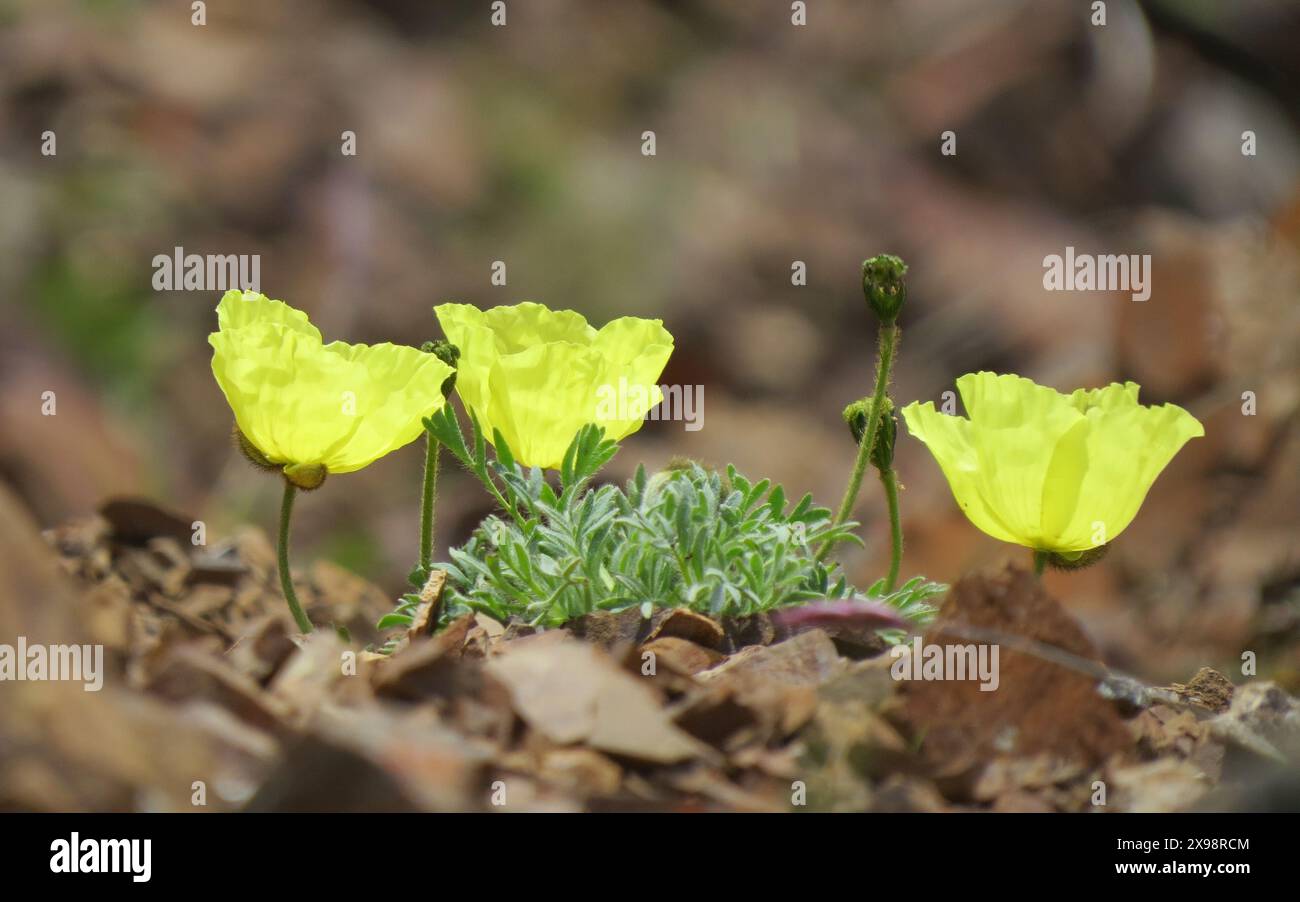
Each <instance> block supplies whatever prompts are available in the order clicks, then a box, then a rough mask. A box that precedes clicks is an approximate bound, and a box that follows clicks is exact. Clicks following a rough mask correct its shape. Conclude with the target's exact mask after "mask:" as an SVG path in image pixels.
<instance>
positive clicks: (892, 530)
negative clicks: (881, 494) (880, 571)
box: [880, 467, 903, 593]
mask: <svg viewBox="0 0 1300 902" xmlns="http://www.w3.org/2000/svg"><path fill="white" fill-rule="evenodd" d="M880 481H881V483H883V484H884V486H885V500H886V501H888V503H889V575H888V576H887V577H885V592H887V593H888V592H892V591H894V586H895V585H896V584H897V583H898V571H899V569H901V567H902V565H903V521H902V520H901V519H900V518H899V516H898V474H897V473H895V472H894V468H893V467H890V468H889V469H888V470H881V471H880Z"/></svg>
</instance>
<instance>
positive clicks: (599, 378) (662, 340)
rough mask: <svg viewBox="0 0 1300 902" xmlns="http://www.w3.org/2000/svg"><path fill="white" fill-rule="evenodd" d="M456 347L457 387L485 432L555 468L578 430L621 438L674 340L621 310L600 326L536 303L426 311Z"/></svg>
mask: <svg viewBox="0 0 1300 902" xmlns="http://www.w3.org/2000/svg"><path fill="white" fill-rule="evenodd" d="M434 310H435V312H436V313H437V315H438V322H439V323H441V324H442V329H443V331H444V332H446V333H447V338H448V340H449V341H451V343H452V344H454V345H456V346H457V347H458V348H460V355H461V356H460V365H459V368H458V369H457V372H456V391H457V392H459V393H460V397H461V400H462V401H464V402H465V407H466V408H467V409H468V410H469V411H470V413H472V414H473V415H474V417H475V418H476V419H477V420H478V422H479V425H480V426H481V427H482V428H483V430H484V432H485V433H486V435H487V436H488V437H489V438H491V437H492V434H493V430H494V429H496V430H499V431H500V433H501V436H502V437H503V438H504V439H505V440H506V443H507V444H508V445H509V446H510V449H511V450H512V451H513V452H514V453H515V456H516V457H517V458H518V459H519V461H520V462H521V463H524V464H527V465H529V466H536V467H549V468H558V467H559V466H560V463H561V462H562V460H563V459H564V452H565V451H566V450H567V449H568V447H569V443H570V442H572V441H573V436H574V435H575V434H576V433H577V431H578V430H579V429H581V428H582V427H583V426H585V425H587V424H588V423H595V424H597V425H599V426H602V427H604V429H605V435H606V437H607V438H611V439H614V440H618V439H622V438H624V437H626V436H628V435H631V434H632V433H633V432H636V431H637V430H638V429H640V428H641V423H642V420H643V418H644V417H645V415H646V413H647V412H648V411H649V410H650V409H651V408H653V407H654V406H655V405H656V404H658V403H659V402H660V401H662V400H663V393H662V391H660V389H659V386H658V385H657V384H656V382H657V380H658V379H659V374H660V373H662V372H663V369H664V365H665V364H667V362H668V357H669V355H671V354H672V352H673V337H672V335H670V334H669V333H668V330H666V329H665V328H664V327H663V322H662V321H661V320H657V319H653V320H651V319H639V318H637V317H633V316H625V317H622V318H621V319H616V320H613V321H611V322H609V323H607V324H606V325H605V326H604V327H603V328H601V329H600V330H599V331H598V330H596V329H594V328H592V327H591V326H589V325H588V324H587V321H586V320H585V319H584V318H583V317H582V315H581V314H579V313H575V312H573V311H572V310H550V309H548V308H546V307H545V306H543V305H541V304H534V303H522V304H516V305H514V306H511V307H493V308H492V309H491V310H479V309H478V308H477V307H474V306H472V305H470V304H441V305H439V306H438V307H435V308H434Z"/></svg>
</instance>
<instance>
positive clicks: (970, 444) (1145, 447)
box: [903, 373, 1205, 554]
mask: <svg viewBox="0 0 1300 902" xmlns="http://www.w3.org/2000/svg"><path fill="white" fill-rule="evenodd" d="M957 387H958V389H959V391H960V392H961V395H962V401H963V403H964V404H965V406H966V410H967V413H968V416H969V419H965V418H961V417H955V416H944V415H942V414H939V413H938V412H936V411H935V409H934V405H933V404H932V403H927V404H925V405H918V404H911V405H908V407H906V408H904V410H903V417H904V419H905V420H906V421H907V425H908V429H909V430H910V431H911V432H912V434H913V435H915V436H916V437H917V438H919V439H921V440H922V441H923V442H925V444H926V446H927V447H928V448H929V449H930V451H931V453H933V454H934V456H935V459H936V460H937V461H938V462H939V465H940V467H941V468H942V469H943V471H944V475H945V476H946V477H947V479H948V483H949V485H950V486H951V488H952V491H953V495H954V497H955V498H956V499H957V502H958V504H959V505H960V506H961V508H962V510H963V511H965V512H966V514H967V516H968V517H969V518H970V519H971V522H972V523H974V524H975V525H976V526H977V527H979V528H980V529H981V530H983V531H984V532H986V533H988V534H989V535H992V536H994V537H995V538H998V539H1002V540H1003V541H1007V542H1015V543H1017V544H1020V545H1025V546H1027V547H1029V548H1034V549H1036V550H1041V551H1054V552H1058V553H1063V554H1074V553H1078V552H1082V551H1087V550H1089V549H1091V548H1096V547H1097V546H1099V545H1103V544H1106V543H1107V542H1110V541H1111V540H1113V539H1114V538H1115V537H1116V536H1118V535H1119V534H1120V532H1122V531H1123V530H1124V529H1125V528H1126V527H1127V526H1128V525H1129V523H1130V522H1132V520H1133V518H1134V516H1136V515H1137V511H1138V509H1139V507H1141V504H1142V501H1143V499H1144V498H1145V497H1146V494H1147V491H1148V490H1149V489H1150V487H1151V484H1152V483H1153V482H1154V481H1155V478H1156V477H1157V476H1158V475H1159V474H1160V471H1161V470H1163V469H1164V467H1165V466H1166V465H1167V464H1168V463H1169V461H1170V460H1171V459H1172V458H1173V456H1174V454H1176V453H1177V452H1178V450H1179V449H1180V448H1181V447H1182V446H1183V445H1184V444H1185V443H1186V442H1187V440H1188V439H1190V438H1193V437H1196V436H1199V435H1204V434H1205V431H1204V429H1203V428H1202V426H1201V424H1200V423H1199V422H1197V421H1196V419H1195V418H1194V417H1192V416H1191V415H1190V414H1189V413H1187V412H1186V411H1185V410H1182V409H1181V408H1179V407H1175V406H1173V405H1169V404H1166V405H1164V406H1162V407H1154V408H1152V407H1143V406H1141V405H1140V404H1139V403H1138V386H1137V385H1136V384H1135V383H1132V382H1129V383H1125V384H1123V385H1120V384H1118V383H1116V384H1112V385H1108V386H1106V387H1105V388H1100V389H1092V390H1085V389H1079V390H1078V391H1075V392H1073V393H1072V394H1070V395H1062V394H1060V393H1058V392H1056V391H1055V390H1053V389H1051V388H1047V387H1045V386H1041V385H1037V384H1035V383H1034V382H1032V381H1030V380H1029V379H1023V378H1021V377H1019V376H1013V375H997V374H994V373H972V374H968V375H966V376H962V377H961V378H960V379H958V380H957Z"/></svg>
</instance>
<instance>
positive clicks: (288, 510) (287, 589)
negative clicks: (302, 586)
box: [280, 479, 312, 633]
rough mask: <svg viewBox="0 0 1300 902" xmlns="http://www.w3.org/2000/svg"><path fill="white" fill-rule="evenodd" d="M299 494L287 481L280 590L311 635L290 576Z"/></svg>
mask: <svg viewBox="0 0 1300 902" xmlns="http://www.w3.org/2000/svg"><path fill="white" fill-rule="evenodd" d="M297 493H298V488H297V486H295V485H294V484H293V483H292V482H290V481H289V480H287V479H286V480H285V481H284V500H283V501H282V502H280V588H282V589H283V590H284V600H285V601H287V602H288V603H289V612H290V613H291V614H293V619H294V621H295V622H296V623H297V624H298V629H300V630H302V631H303V632H304V633H310V632H311V631H312V625H311V621H310V620H308V619H307V615H306V613H304V612H303V609H302V605H300V604H299V603H298V596H297V595H296V594H294V591H293V577H292V576H290V574H289V518H290V517H291V516H292V515H293V499H294V496H295V495H296V494H297Z"/></svg>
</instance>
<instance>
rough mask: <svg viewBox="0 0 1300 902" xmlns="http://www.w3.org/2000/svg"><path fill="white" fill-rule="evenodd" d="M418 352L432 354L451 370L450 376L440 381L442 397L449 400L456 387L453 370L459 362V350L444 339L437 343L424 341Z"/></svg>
mask: <svg viewBox="0 0 1300 902" xmlns="http://www.w3.org/2000/svg"><path fill="white" fill-rule="evenodd" d="M420 350H421V351H423V352H424V353H426V354H432V355H433V356H434V357H437V358H438V359H439V360H441V361H442V362H443V363H445V364H447V366H449V367H451V368H452V374H451V375H450V376H448V377H447V378H446V379H444V380H442V396H443V397H444V398H450V397H451V392H452V389H454V388H455V387H456V373H455V369H456V366H457V364H458V363H459V361H460V348H458V347H456V346H455V345H454V344H452V343H451V342H449V341H447V340H446V339H445V338H440V339H438V340H437V341H426V342H425V343H424V344H422V345H420Z"/></svg>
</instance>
